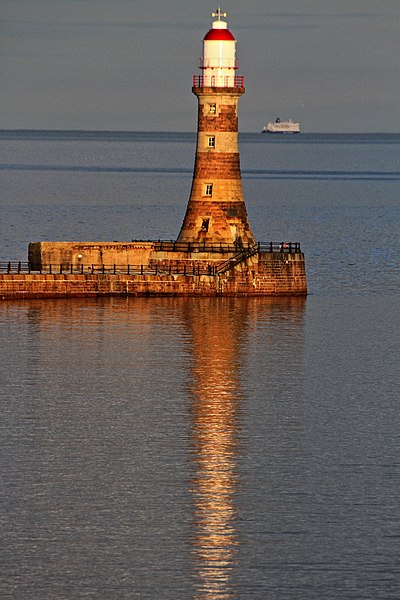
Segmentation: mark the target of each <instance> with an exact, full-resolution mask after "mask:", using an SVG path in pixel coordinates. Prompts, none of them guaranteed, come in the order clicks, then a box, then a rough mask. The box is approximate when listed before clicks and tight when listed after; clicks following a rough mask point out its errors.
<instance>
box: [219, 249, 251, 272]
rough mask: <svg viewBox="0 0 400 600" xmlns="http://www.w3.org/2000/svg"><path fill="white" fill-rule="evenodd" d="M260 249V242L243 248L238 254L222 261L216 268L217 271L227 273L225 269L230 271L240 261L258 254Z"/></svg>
mask: <svg viewBox="0 0 400 600" xmlns="http://www.w3.org/2000/svg"><path fill="white" fill-rule="evenodd" d="M259 251H260V249H259V243H256V244H254V246H252V247H251V248H247V249H245V248H243V249H242V250H240V252H238V253H237V254H234V255H233V256H230V257H229V258H228V260H226V261H224V262H223V263H220V264H219V265H218V267H217V268H216V273H217V274H218V275H221V274H222V273H225V271H229V269H232V268H233V267H236V266H237V265H239V264H240V263H242V262H244V261H245V260H246V259H247V258H250V257H251V256H254V254H257V253H258V252H259Z"/></svg>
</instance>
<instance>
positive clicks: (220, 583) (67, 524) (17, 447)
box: [0, 131, 400, 600]
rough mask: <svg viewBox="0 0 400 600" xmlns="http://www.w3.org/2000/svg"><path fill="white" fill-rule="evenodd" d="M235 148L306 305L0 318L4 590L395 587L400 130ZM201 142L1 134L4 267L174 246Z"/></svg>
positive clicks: (272, 591)
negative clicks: (50, 243) (115, 248)
mask: <svg viewBox="0 0 400 600" xmlns="http://www.w3.org/2000/svg"><path fill="white" fill-rule="evenodd" d="M240 148H241V164H242V174H243V188H244V194H245V199H246V204H247V208H248V213H249V220H250V223H251V226H252V228H253V232H254V234H255V236H256V238H257V239H258V240H260V241H270V240H273V241H280V240H285V239H287V240H291V241H300V242H301V244H302V249H303V251H304V252H305V255H306V261H307V262H306V265H307V275H308V285H309V296H308V297H307V298H306V299H280V300H279V299H269V298H250V299H246V298H242V299H228V298H215V299H210V298H204V299H198V298H197V299H171V298H169V299H166V298H152V299H146V298H142V299H141V298H137V299H135V298H130V299H128V300H126V299H119V298H118V299H116V298H113V299H101V300H84V301H82V300H66V301H64V300H57V301H52V300H44V301H25V302H2V303H1V304H0V340H1V346H0V348H1V362H0V365H1V366H0V371H1V388H0V397H1V408H2V418H1V422H0V434H1V454H0V469H1V482H2V486H1V489H2V493H1V500H0V502H1V513H0V515H1V516H0V531H1V547H0V550H1V560H0V590H1V592H0V596H1V598H4V599H11V598H12V599H15V600H25V599H26V600H28V599H29V600H32V599H34V600H36V599H37V600H47V599H48V600H64V599H65V600H73V599H81V598H82V599H89V598H93V599H96V600H103V599H104V600H109V599H114V598H115V599H117V598H118V599H131V598H138V599H151V600H154V599H157V600H158V599H166V600H170V599H171V600H187V599H196V600H222V599H242V598H243V599H244V598H246V599H247V598H248V599H251V600H258V599H260V600H264V599H266V600H325V599H326V600H331V599H332V600H337V599H340V600H347V599H354V600H362V599H368V600H380V599H382V600H387V599H393V600H394V599H396V600H398V598H399V597H400V562H399V552H400V503H399V489H400V412H399V403H398V400H399V370H400V369H399V358H398V357H399V351H400V343H399V338H400V336H399V330H400V311H399V306H400V286H399V284H400V264H399V249H400V239H399V232H400V211H399V205H400V135H383V134H382V135H378V134H376V135H328V134H327V135H322V134H319V135H316V134H315V135H314V134H300V135H299V136H297V137H294V138H283V139H282V138H278V139H276V138H271V137H269V136H262V135H261V134H243V135H241V136H240ZM194 152H195V136H194V135H192V134H180V133H170V134H168V133H163V134H154V133H138V132H137V133H100V132H58V133H57V132H23V131H21V132H6V131H2V132H0V171H1V172H0V179H1V184H0V185H1V189H0V239H1V244H0V261H4V260H10V259H11V260H26V257H27V244H28V243H29V242H30V241H39V240H57V241H63V240H84V241H108V240H120V241H122V240H124V241H129V240H131V239H174V238H176V236H177V234H178V232H179V229H180V225H181V223H182V220H183V215H184V212H185V209H186V204H187V199H188V197H189V192H190V185H191V177H192V169H193V159H194Z"/></svg>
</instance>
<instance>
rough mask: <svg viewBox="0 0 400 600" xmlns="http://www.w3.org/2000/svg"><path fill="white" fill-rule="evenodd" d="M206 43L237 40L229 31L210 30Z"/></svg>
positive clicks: (206, 36) (205, 37)
mask: <svg viewBox="0 0 400 600" xmlns="http://www.w3.org/2000/svg"><path fill="white" fill-rule="evenodd" d="M203 39H204V41H206V40H216V41H225V40H229V41H233V42H234V41H235V38H234V37H233V35H232V34H231V32H230V31H229V29H210V31H208V32H207V33H206V35H205V36H204V38H203Z"/></svg>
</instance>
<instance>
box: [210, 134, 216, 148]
mask: <svg viewBox="0 0 400 600" xmlns="http://www.w3.org/2000/svg"><path fill="white" fill-rule="evenodd" d="M208 147H209V148H215V135H210V136H208Z"/></svg>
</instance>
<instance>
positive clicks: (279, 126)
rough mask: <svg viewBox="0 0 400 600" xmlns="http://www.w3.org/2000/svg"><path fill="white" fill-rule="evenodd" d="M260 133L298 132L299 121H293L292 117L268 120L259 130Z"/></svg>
mask: <svg viewBox="0 0 400 600" xmlns="http://www.w3.org/2000/svg"><path fill="white" fill-rule="evenodd" d="M261 133H300V123H295V122H294V121H292V119H289V120H288V121H281V120H280V119H279V118H278V119H276V121H274V122H273V121H269V123H267V124H266V125H264V127H263V128H262V130H261Z"/></svg>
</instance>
